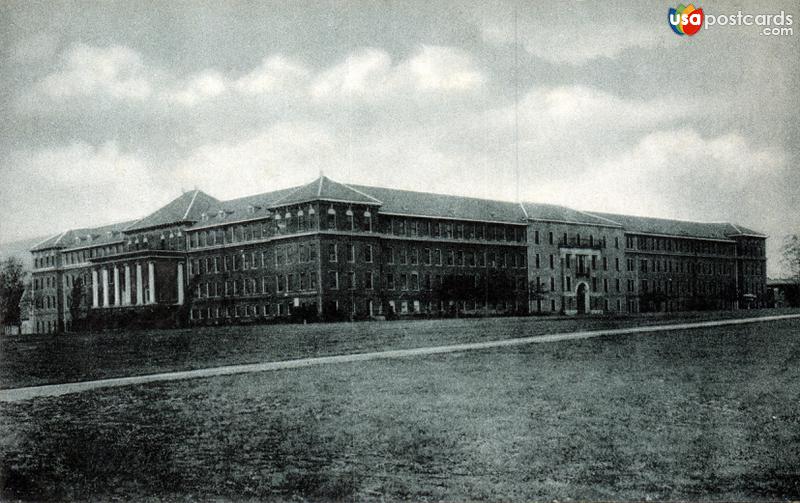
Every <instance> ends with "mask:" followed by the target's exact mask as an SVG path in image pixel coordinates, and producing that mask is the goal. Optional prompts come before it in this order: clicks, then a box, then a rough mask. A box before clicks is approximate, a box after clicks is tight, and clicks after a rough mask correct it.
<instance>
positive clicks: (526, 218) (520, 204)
mask: <svg viewBox="0 0 800 503" xmlns="http://www.w3.org/2000/svg"><path fill="white" fill-rule="evenodd" d="M517 204H519V207H520V208H522V214H523V215H525V220H528V218H530V217H528V210H526V209H525V205H524V204H522V201H520V202H519V203H517Z"/></svg>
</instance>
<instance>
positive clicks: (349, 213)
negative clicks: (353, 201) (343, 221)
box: [345, 210, 356, 231]
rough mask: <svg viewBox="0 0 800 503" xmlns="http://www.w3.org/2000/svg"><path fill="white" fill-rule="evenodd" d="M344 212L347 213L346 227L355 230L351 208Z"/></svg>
mask: <svg viewBox="0 0 800 503" xmlns="http://www.w3.org/2000/svg"><path fill="white" fill-rule="evenodd" d="M345 214H346V215H347V225H348V229H350V230H351V231H355V230H356V221H355V216H354V215H353V210H347V213H345Z"/></svg>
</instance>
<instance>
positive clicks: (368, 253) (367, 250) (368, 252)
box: [364, 245, 372, 264]
mask: <svg viewBox="0 0 800 503" xmlns="http://www.w3.org/2000/svg"><path fill="white" fill-rule="evenodd" d="M364 262H366V263H368V264H371V263H372V245H364Z"/></svg>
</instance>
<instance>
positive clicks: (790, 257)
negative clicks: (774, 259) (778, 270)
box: [781, 234, 800, 284]
mask: <svg viewBox="0 0 800 503" xmlns="http://www.w3.org/2000/svg"><path fill="white" fill-rule="evenodd" d="M781 256H782V258H781V265H783V267H784V270H785V271H786V272H787V273H788V275H789V277H788V279H791V280H793V281H794V282H795V283H797V284H800V234H792V235H790V236H786V237H785V238H783V246H782V247H781Z"/></svg>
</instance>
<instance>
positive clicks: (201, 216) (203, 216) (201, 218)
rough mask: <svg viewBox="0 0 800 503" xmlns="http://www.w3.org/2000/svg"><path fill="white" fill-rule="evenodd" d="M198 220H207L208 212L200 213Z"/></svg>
mask: <svg viewBox="0 0 800 503" xmlns="http://www.w3.org/2000/svg"><path fill="white" fill-rule="evenodd" d="M200 220H202V221H203V222H208V213H201V214H200Z"/></svg>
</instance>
